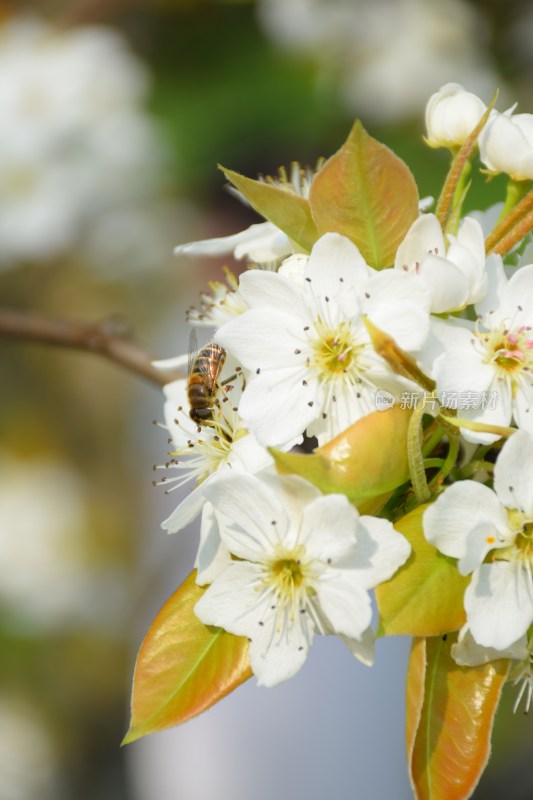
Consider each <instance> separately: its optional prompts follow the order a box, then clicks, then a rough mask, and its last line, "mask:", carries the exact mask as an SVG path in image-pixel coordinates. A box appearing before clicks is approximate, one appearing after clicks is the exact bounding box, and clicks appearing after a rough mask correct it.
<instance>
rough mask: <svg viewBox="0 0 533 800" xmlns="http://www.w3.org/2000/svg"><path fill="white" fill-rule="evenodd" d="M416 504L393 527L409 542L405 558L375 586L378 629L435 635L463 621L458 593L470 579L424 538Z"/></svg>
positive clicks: (421, 511)
mask: <svg viewBox="0 0 533 800" xmlns="http://www.w3.org/2000/svg"><path fill="white" fill-rule="evenodd" d="M426 508H427V505H423V506H418V508H415V510H414V511H411V512H410V513H409V514H407V515H406V516H405V517H402V519H400V520H397V521H396V522H395V523H394V527H395V528H396V529H397V530H398V531H400V533H403V535H404V536H405V537H406V539H407V540H408V541H409V543H410V545H411V547H412V552H411V555H410V556H409V560H408V561H407V562H406V563H405V564H404V566H403V567H401V568H400V569H399V570H398V572H396V573H395V574H394V576H393V577H392V578H391V579H390V580H388V581H386V582H385V583H382V584H381V585H380V586H378V587H377V589H376V600H377V603H378V608H379V613H380V618H381V619H380V633H381V634H384V635H391V634H406V635H409V636H436V635H438V634H441V633H447V632H448V631H453V630H457V629H458V628H460V627H461V626H462V625H463V624H464V622H465V612H464V608H463V595H464V592H465V589H466V587H467V585H468V583H469V581H470V578H469V577H465V576H462V575H460V574H459V571H458V570H457V566H456V561H455V560H454V559H452V558H448V557H447V556H443V555H442V553H439V551H438V550H437V549H436V548H435V547H433V545H432V544H430V543H429V542H428V541H427V539H426V538H425V536H424V532H423V527H422V515H423V513H424V511H425V509H426Z"/></svg>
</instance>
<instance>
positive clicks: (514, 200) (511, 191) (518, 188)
mask: <svg viewBox="0 0 533 800" xmlns="http://www.w3.org/2000/svg"><path fill="white" fill-rule="evenodd" d="M530 183H531V181H515V180H513V179H512V178H509V182H508V183H507V194H506V196H505V203H504V204H503V208H502V211H501V214H500V216H499V217H498V219H497V223H499V222H501V220H502V219H503V218H504V217H506V216H507V214H508V213H509V212H510V211H512V209H513V208H514V207H515V206H516V205H517V204H518V203H519V202H520V200H521V199H522V198H523V197H525V195H526V193H527V190H528V188H529V185H530Z"/></svg>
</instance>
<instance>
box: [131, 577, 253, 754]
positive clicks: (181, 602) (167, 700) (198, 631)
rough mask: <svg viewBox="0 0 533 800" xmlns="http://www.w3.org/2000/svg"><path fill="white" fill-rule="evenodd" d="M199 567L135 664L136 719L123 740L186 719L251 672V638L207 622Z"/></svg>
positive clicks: (161, 615)
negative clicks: (198, 609)
mask: <svg viewBox="0 0 533 800" xmlns="http://www.w3.org/2000/svg"><path fill="white" fill-rule="evenodd" d="M195 578H196V572H193V573H191V575H189V577H188V578H187V580H186V581H185V582H184V583H183V584H182V585H181V586H180V588H179V589H178V590H177V591H176V592H174V594H173V595H172V597H170V598H169V600H167V602H166V603H165V605H164V606H163V608H162V609H161V610H160V612H159V613H158V615H157V616H156V618H155V619H154V621H153V623H152V625H151V627H150V630H149V631H148V633H147V634H146V638H145V640H144V642H143V643H142V645H141V648H140V650H139V654H138V656H137V663H136V664H135V672H134V676H133V690H132V698H131V724H130V728H129V730H128V732H127V734H126V736H125V737H124V741H123V744H128V743H129V742H133V741H135V739H139V738H140V737H141V736H145V735H146V734H147V733H155V732H156V731H162V730H164V729H165V728H170V727H172V726H173V725H179V724H180V723H182V722H186V721H187V720H188V719H190V718H191V717H194V716H196V715H197V714H200V712H201V711H205V710H206V709H207V708H209V707H210V706H212V705H214V704H215V703H216V702H217V701H218V700H221V699H222V698H223V697H225V695H227V694H228V693H229V692H231V691H233V689H235V688H237V686H239V685H240V684H241V683H243V682H244V681H245V680H246V679H247V678H249V677H250V675H251V674H252V673H251V670H250V666H249V663H248V641H247V640H246V639H245V638H242V637H240V636H233V635H232V634H229V633H226V631H223V630H222V628H214V627H210V626H209V627H208V626H206V625H203V623H201V622H200V620H199V619H198V618H197V617H196V616H195V614H194V611H193V609H194V606H195V605H196V603H197V602H198V600H199V599H200V597H201V596H202V594H203V593H204V591H205V589H203V588H201V587H200V586H197V585H196V583H195Z"/></svg>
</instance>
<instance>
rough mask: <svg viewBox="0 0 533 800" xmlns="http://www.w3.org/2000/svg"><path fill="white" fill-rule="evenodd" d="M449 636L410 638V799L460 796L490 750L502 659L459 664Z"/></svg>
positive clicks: (455, 799)
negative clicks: (456, 661)
mask: <svg viewBox="0 0 533 800" xmlns="http://www.w3.org/2000/svg"><path fill="white" fill-rule="evenodd" d="M453 640H454V637H451V636H449V637H447V639H446V641H444V640H443V638H440V637H439V638H431V639H424V640H415V642H414V643H413V651H412V654H411V659H410V663H409V670H408V674H407V724H406V730H407V760H408V767H409V777H410V779H411V785H412V787H413V791H414V795H415V798H416V800H466V799H467V798H468V797H470V796H471V795H472V792H473V791H474V789H475V788H476V786H477V784H478V782H479V779H480V777H481V775H482V773H483V770H484V769H485V766H486V764H487V761H488V758H489V755H490V738H491V734H492V726H493V722H494V716H495V714H496V710H497V708H498V704H499V701H500V696H501V691H502V688H503V685H504V683H505V680H506V677H507V672H508V669H509V662H508V661H494V662H492V663H489V664H484V665H482V666H479V667H459V666H457V664H456V663H455V661H454V660H453V659H452V657H451V645H452V644H453Z"/></svg>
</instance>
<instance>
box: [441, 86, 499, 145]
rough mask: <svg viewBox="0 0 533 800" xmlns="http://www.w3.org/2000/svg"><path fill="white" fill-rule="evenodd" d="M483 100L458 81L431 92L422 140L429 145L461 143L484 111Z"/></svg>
mask: <svg viewBox="0 0 533 800" xmlns="http://www.w3.org/2000/svg"><path fill="white" fill-rule="evenodd" d="M485 110H486V106H485V103H484V102H483V101H482V100H480V99H479V97H477V96H476V95H475V94H472V93H471V92H467V91H466V89H464V88H463V87H462V86H461V85H460V84H459V83H447V84H446V85H445V86H443V87H442V88H441V89H439V91H438V92H436V93H435V94H433V95H431V97H430V98H429V102H428V104H427V106H426V128H427V139H426V142H427V144H429V146H430V147H457V146H459V147H460V146H461V145H462V144H464V143H465V141H466V140H467V138H468V136H469V135H470V134H471V133H472V131H473V130H474V128H475V127H476V125H477V124H478V122H479V120H480V119H481V117H482V116H483V114H484V113H485Z"/></svg>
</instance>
